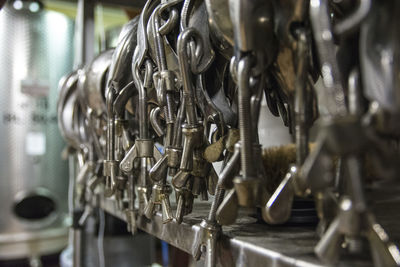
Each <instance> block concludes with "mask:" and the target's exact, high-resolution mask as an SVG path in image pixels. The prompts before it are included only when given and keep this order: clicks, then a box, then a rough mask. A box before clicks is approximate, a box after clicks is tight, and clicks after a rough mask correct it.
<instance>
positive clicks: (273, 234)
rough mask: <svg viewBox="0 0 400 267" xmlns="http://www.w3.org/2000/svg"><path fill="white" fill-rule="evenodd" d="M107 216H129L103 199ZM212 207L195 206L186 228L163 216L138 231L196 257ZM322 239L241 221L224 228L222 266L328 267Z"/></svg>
mask: <svg viewBox="0 0 400 267" xmlns="http://www.w3.org/2000/svg"><path fill="white" fill-rule="evenodd" d="M99 205H100V207H101V208H103V209H104V210H105V211H106V212H108V213H109V214H111V215H114V216H116V217H118V218H120V219H122V220H124V221H125V220H126V219H125V214H124V213H123V212H122V211H120V210H118V209H117V206H116V203H115V201H114V200H113V199H105V198H101V199H99ZM208 210H209V206H208V205H205V204H197V205H196V204H195V206H194V208H193V213H192V214H190V215H187V216H185V218H184V220H183V222H182V224H178V223H176V222H175V221H172V222H170V223H167V224H163V223H162V220H161V219H162V218H161V214H160V213H157V214H155V215H154V218H153V219H152V220H148V219H147V218H146V217H144V216H139V217H138V219H137V223H138V228H139V229H141V230H143V231H145V232H147V233H149V234H151V235H153V236H155V237H157V238H159V239H161V240H164V241H166V242H168V243H169V244H171V245H173V246H175V247H177V248H179V249H181V250H183V251H185V252H187V253H189V254H191V255H193V249H194V240H195V237H196V234H197V233H198V232H199V230H200V227H199V226H198V224H199V223H200V222H201V220H202V219H203V218H205V217H206V215H207V212H208ZM317 240H318V237H317V235H316V233H315V229H314V228H313V227H288V226H269V225H266V224H261V223H257V222H256V219H254V218H250V217H240V218H239V219H238V220H237V221H236V223H235V224H234V225H231V226H226V227H225V226H224V227H223V235H222V236H221V238H220V239H219V242H218V246H217V255H218V256H217V257H218V260H217V261H218V264H219V266H224V267H225V266H226V267H228V266H229V267H231V266H252V267H253V266H254V267H257V266H260V267H261V266H263V267H265V266H274V267H286V266H299V267H300V266H301V267H311V266H325V265H324V264H323V263H321V262H320V261H319V260H318V259H317V258H316V257H315V255H314V253H313V248H314V246H315V244H316V243H317ZM335 266H352V267H353V266H363V267H364V266H372V262H370V260H368V259H367V260H365V259H364V260H362V259H358V260H357V259H354V258H353V259H351V260H350V259H344V260H343V259H342V261H341V263H340V264H338V265H335Z"/></svg>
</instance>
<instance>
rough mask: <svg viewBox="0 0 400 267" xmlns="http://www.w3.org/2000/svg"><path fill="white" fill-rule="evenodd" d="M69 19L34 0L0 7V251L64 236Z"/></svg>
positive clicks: (28, 249)
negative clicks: (62, 94) (62, 82)
mask: <svg viewBox="0 0 400 267" xmlns="http://www.w3.org/2000/svg"><path fill="white" fill-rule="evenodd" d="M72 44H73V23H72V21H71V20H69V19H68V18H66V17H65V16H64V15H62V14H59V13H55V12H50V11H45V10H42V9H41V6H40V5H39V4H37V3H36V2H30V1H14V2H13V1H11V2H9V3H8V4H7V5H6V6H5V7H4V8H3V9H2V10H1V11H0V84H1V86H0V138H1V139H0V152H1V154H0V183H1V184H0V259H10V258H19V257H30V256H38V255H39V256H40V255H43V254H49V253H54V252H57V251H60V250H61V249H62V248H63V247H65V245H66V243H67V234H68V230H67V227H66V214H67V203H68V201H67V195H68V193H67V192H68V170H67V163H66V162H65V161H62V160H61V151H62V149H63V147H64V146H65V145H64V143H63V141H62V138H61V136H60V133H59V131H58V127H57V115H56V103H57V86H58V81H59V79H60V78H61V77H62V76H63V75H64V74H65V73H67V72H70V70H71V69H72V59H73V54H72V53H73V46H72Z"/></svg>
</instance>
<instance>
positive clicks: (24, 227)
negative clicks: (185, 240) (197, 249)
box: [0, 0, 189, 267]
mask: <svg viewBox="0 0 400 267" xmlns="http://www.w3.org/2000/svg"><path fill="white" fill-rule="evenodd" d="M143 3H144V1H124V0H119V1H118V0H117V1H111V0H108V1H90V0H86V1H83V0H81V1H54V0H51V1H50V0H47V1H20V0H16V1H0V5H1V7H2V8H1V10H0V83H1V87H0V137H1V139H0V151H1V156H0V170H1V171H0V182H1V184H0V203H1V206H0V266H18V267H20V266H63V267H64V266H65V267H67V266H72V251H71V250H72V249H71V247H70V246H68V240H69V239H71V233H69V230H68V229H69V226H70V225H71V223H72V222H71V219H70V218H71V216H70V215H69V214H71V212H73V211H71V210H69V207H71V206H72V205H71V203H70V202H71V199H72V196H71V192H69V191H68V185H69V177H68V170H70V173H72V174H73V173H74V170H73V167H74V166H73V164H69V163H71V162H68V156H67V154H68V151H66V147H65V144H64V142H63V140H62V138H61V136H60V133H59V130H58V127H57V115H56V109H57V90H58V82H59V80H60V79H61V77H62V76H63V75H65V74H66V73H69V72H70V71H72V69H74V68H77V67H78V66H81V65H83V64H84V63H85V62H89V61H90V60H91V59H92V58H93V57H94V56H95V55H96V54H97V53H99V51H103V50H106V49H108V48H111V47H115V46H116V44H117V40H118V35H119V33H120V31H121V28H122V26H123V25H124V24H125V23H126V22H128V21H129V20H130V19H132V18H134V17H135V16H136V15H138V14H139V13H140V10H141V6H142V5H143ZM84 24H86V27H82V25H84ZM71 168H72V169H71ZM96 212H97V211H96ZM99 216H100V218H101V220H100V224H101V225H98V223H96V222H95V221H94V220H93V221H89V222H88V233H95V232H96V233H97V231H99V230H100V231H103V233H104V235H100V238H104V242H103V240H98V239H97V237H96V238H95V237H93V235H88V236H87V237H83V238H86V239H87V240H85V242H86V244H87V247H86V249H85V252H84V254H85V255H84V257H85V261H87V262H86V266H99V261H101V260H104V259H106V262H105V263H106V266H111V265H114V266H160V265H163V266H168V265H172V266H188V264H189V255H188V254H185V253H184V252H182V251H179V250H177V249H175V248H173V247H169V246H168V245H167V244H166V243H164V242H161V241H160V240H157V239H155V238H154V237H151V236H149V235H147V234H144V233H140V234H139V235H135V237H134V238H132V236H131V235H130V234H128V233H127V231H126V224H125V223H124V222H122V221H120V220H118V219H116V218H114V217H111V216H108V215H107V214H104V213H101V214H97V217H99ZM95 236H97V234H96V235H95ZM103 244H104V245H103ZM103 253H104V254H106V256H104V255H102V254H103ZM170 255H174V257H172V258H174V259H177V262H175V263H170V262H169V258H170V257H169V256H170Z"/></svg>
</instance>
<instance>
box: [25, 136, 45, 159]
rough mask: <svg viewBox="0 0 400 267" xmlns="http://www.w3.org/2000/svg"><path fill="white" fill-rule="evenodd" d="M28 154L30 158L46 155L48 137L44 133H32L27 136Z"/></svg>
mask: <svg viewBox="0 0 400 267" xmlns="http://www.w3.org/2000/svg"><path fill="white" fill-rule="evenodd" d="M25 149H26V153H27V154H28V155H30V156H40V155H43V154H45V153H46V136H45V135H44V133H42V132H30V133H28V134H27V135H26V143H25Z"/></svg>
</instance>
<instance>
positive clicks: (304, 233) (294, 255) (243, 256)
mask: <svg viewBox="0 0 400 267" xmlns="http://www.w3.org/2000/svg"><path fill="white" fill-rule="evenodd" d="M99 2H102V3H108V4H110V3H112V4H117V5H124V4H127V3H128V2H130V1H124V0H119V1H115V2H114V1H110V0H106V1H99ZM142 2H144V1H132V2H130V3H129V4H130V5H129V6H135V7H138V6H140V3H142ZM95 3H96V1H84V0H79V9H80V13H79V14H80V15H79V16H78V27H77V34H78V35H79V36H80V46H79V51H78V53H77V55H78V61H79V63H81V64H84V63H85V62H89V61H90V60H91V58H92V57H93V49H92V47H93V45H92V44H93V41H94V40H93V30H94V29H93V14H94V13H93V8H94V4H95ZM93 206H96V207H100V208H101V209H103V210H105V211H106V212H107V213H109V214H111V215H113V216H115V217H118V218H119V219H121V220H123V221H126V217H125V214H124V212H123V211H121V210H119V209H118V208H117V203H116V201H115V200H114V199H113V198H104V197H101V196H99V198H98V199H97V200H96V203H93ZM386 208H387V207H386ZM208 211H209V203H206V204H195V206H194V207H193V212H192V213H191V214H189V215H187V216H185V218H184V220H183V222H182V223H181V224H178V223H177V222H176V221H172V222H170V223H167V224H163V223H162V215H161V213H156V214H155V215H154V217H153V219H152V220H148V219H147V218H146V217H144V216H138V218H137V226H138V228H139V229H141V230H143V231H145V232H147V233H148V234H151V235H153V236H155V237H157V238H159V239H161V240H164V241H166V242H168V243H169V244H171V245H173V246H175V247H177V248H179V249H181V250H183V251H185V252H187V253H189V254H190V255H193V254H194V247H193V246H194V243H195V242H194V240H195V239H196V236H197V235H198V233H199V231H200V226H199V224H200V222H201V220H202V219H204V218H206V217H207V214H208ZM394 214H397V215H400V214H399V213H398V212H397V213H394ZM391 215H393V213H392V214H391ZM398 217H400V216H398ZM390 220H391V221H396V220H395V218H390ZM397 221H398V220H397ZM314 228H315V227H311V226H309V227H306V226H296V227H295V226H269V225H266V224H264V223H259V222H257V220H256V219H255V218H252V217H249V216H242V217H240V219H238V220H237V222H236V223H235V224H233V225H230V226H224V227H223V228H222V230H223V231H222V236H221V237H220V238H219V242H218V245H217V253H216V254H217V263H218V264H219V265H220V266H274V267H283V266H302V267H311V266H326V265H324V263H322V262H321V261H319V260H318V259H317V258H316V256H315V255H314V247H315V245H316V243H317V242H318V239H319V238H318V236H317V234H316V231H315V229H314ZM396 236H400V235H398V234H397V235H396ZM78 239H79V238H78ZM78 256H79V255H78ZM337 266H373V264H372V261H371V259H369V258H354V257H353V258H344V259H343V260H342V261H341V262H340V264H339V265H337Z"/></svg>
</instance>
